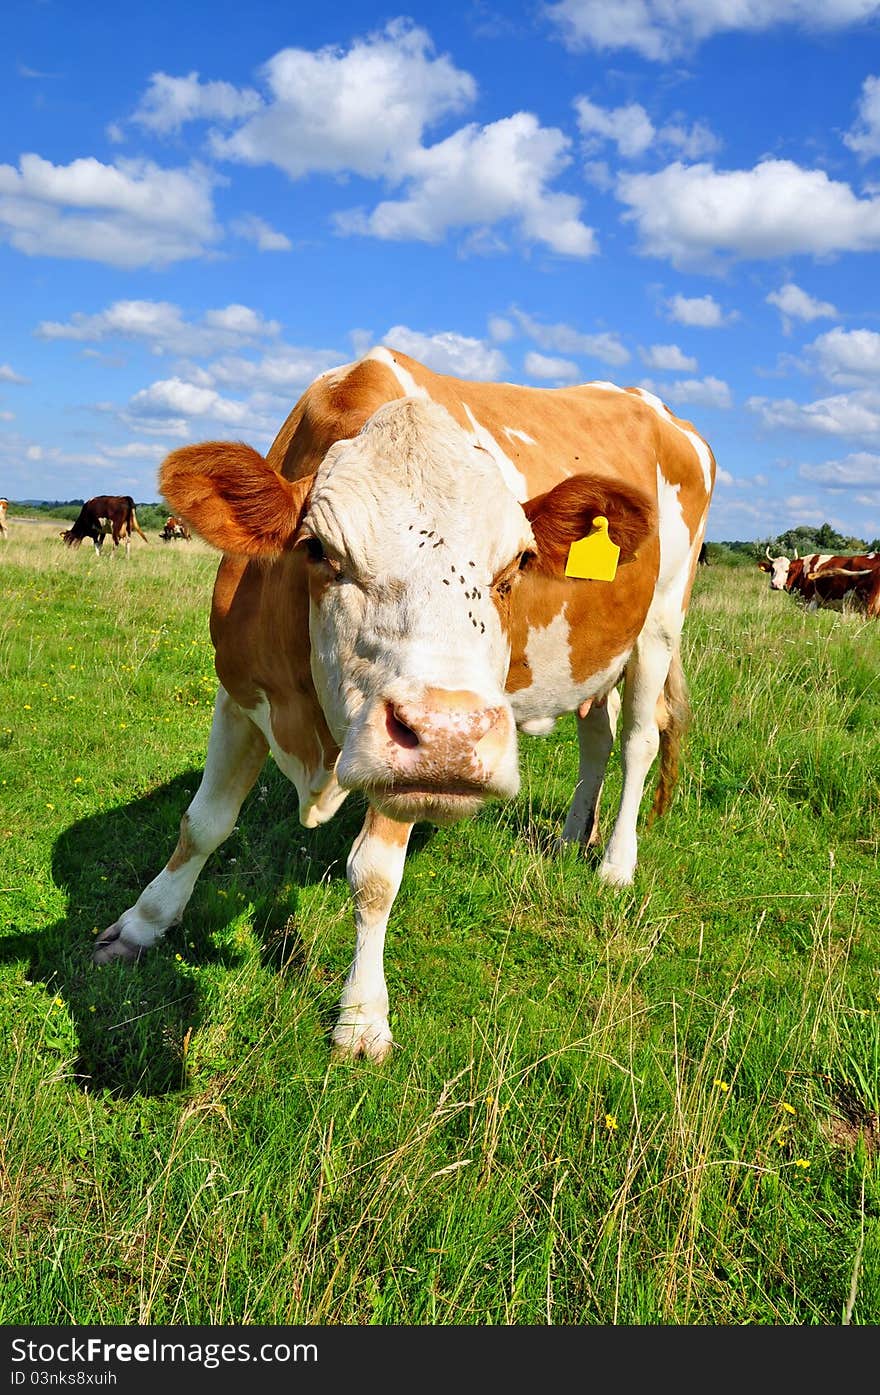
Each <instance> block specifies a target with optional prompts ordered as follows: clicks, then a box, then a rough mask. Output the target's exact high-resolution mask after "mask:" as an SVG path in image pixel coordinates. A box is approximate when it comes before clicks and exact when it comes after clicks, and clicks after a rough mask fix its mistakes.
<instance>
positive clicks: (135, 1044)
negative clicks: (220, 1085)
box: [0, 763, 432, 1096]
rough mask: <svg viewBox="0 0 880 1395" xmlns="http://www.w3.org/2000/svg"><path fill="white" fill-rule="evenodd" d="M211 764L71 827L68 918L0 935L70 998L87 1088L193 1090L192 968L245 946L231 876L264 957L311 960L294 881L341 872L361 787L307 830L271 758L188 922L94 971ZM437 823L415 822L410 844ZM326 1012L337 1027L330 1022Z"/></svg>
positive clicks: (9, 949) (276, 965)
mask: <svg viewBox="0 0 880 1395" xmlns="http://www.w3.org/2000/svg"><path fill="white" fill-rule="evenodd" d="M201 774H202V772H201V770H200V769H194V770H190V771H188V772H186V773H184V774H182V775H179V776H177V777H176V778H175V779H174V780H171V781H169V782H168V783H167V784H165V785H162V786H160V787H159V788H158V789H156V790H153V791H151V793H150V794H148V795H144V796H143V797H142V798H139V799H135V800H132V801H131V803H129V804H125V805H122V806H120V807H117V808H115V809H111V810H108V811H107V812H105V813H101V814H96V815H92V816H90V817H88V818H85V819H81V820H79V821H78V822H77V823H74V824H71V826H70V827H69V828H68V829H66V830H65V831H64V833H63V834H62V835H61V836H60V837H59V838H58V840H57V842H56V844H55V847H54V850H53V857H52V873H53V877H54V880H55V883H56V885H57V886H59V887H61V888H62V889H63V890H64V891H65V893H66V895H67V900H68V910H67V914H66V915H65V916H64V917H63V918H62V919H61V920H59V921H57V922H56V923H55V924H54V925H51V926H45V927H44V928H41V929H37V930H31V931H27V932H23V931H22V932H15V931H14V932H13V933H12V934H9V935H5V936H4V937H3V938H2V940H0V962H9V961H12V960H21V959H28V961H29V963H28V969H27V976H28V978H29V979H30V980H31V981H33V982H42V983H44V984H45V985H46V986H47V988H48V989H49V990H50V991H51V992H52V994H53V995H56V994H57V995H58V996H59V997H60V998H62V999H63V1001H64V1003H65V1005H66V1007H67V1009H68V1010H69V1012H70V1014H71V1016H72V1017H73V1020H74V1023H75V1029H76V1036H77V1043H78V1056H77V1060H76V1064H75V1068H74V1069H75V1075H76V1079H77V1081H78V1082H79V1084H80V1086H81V1088H83V1089H88V1090H93V1091H96V1090H108V1091H110V1092H111V1093H113V1094H116V1095H119V1096H132V1095H161V1094H167V1093H170V1092H173V1091H175V1090H179V1089H182V1088H183V1087H184V1086H185V1084H186V1075H185V1060H186V1049H185V1048H186V1044H187V1042H188V1041H189V1038H190V1035H191V1034H192V1033H193V1032H196V1031H197V1030H198V1028H199V1027H200V1025H201V1024H202V1020H203V1018H202V1004H201V1000H200V993H199V985H198V978H197V975H196V974H195V973H194V969H199V968H202V967H205V966H209V965H219V966H220V967H224V966H227V967H230V968H231V967H233V966H234V965H236V964H239V963H240V962H241V961H242V958H243V953H244V951H240V950H237V949H236V948H235V944H234V941H233V940H232V939H231V937H228V938H227V939H226V940H224V937H223V933H222V932H223V931H224V930H225V929H226V928H227V927H229V926H230V924H231V923H232V921H233V920H234V919H235V918H236V916H237V914H238V911H239V909H240V901H239V900H238V899H237V898H235V897H226V898H224V894H223V888H225V887H227V886H234V887H235V888H236V889H237V891H238V892H239V893H241V894H244V895H245V896H246V897H247V898H248V899H249V900H250V901H251V902H253V906H254V909H253V913H252V917H251V919H252V924H253V930H254V934H255V935H256V936H257V938H258V939H259V941H260V956H261V960H262V962H263V964H264V965H265V966H266V967H268V968H270V969H272V970H275V971H282V970H283V971H285V972H291V971H292V972H294V973H297V972H302V971H303V968H304V963H305V947H304V944H303V941H302V938H301V936H300V935H299V933H298V930H297V911H298V904H299V894H298V889H299V888H301V887H304V886H308V885H310V884H313V883H317V882H324V881H328V880H335V879H337V878H340V879H342V880H344V878H345V862H346V858H347V856H348V852H349V849H350V847H351V845H352V843H353V842H354V839H355V837H356V835H357V833H358V831H359V829H360V827H361V824H362V822H363V817H364V807H365V806H364V804H363V802H362V801H361V800H359V799H358V798H357V797H356V796H352V797H351V798H350V799H349V800H348V801H347V802H346V803H345V804H344V805H343V807H342V808H341V809H340V811H339V812H338V813H337V815H336V816H335V818H334V819H332V820H331V822H330V823H329V824H327V825H325V826H324V827H322V828H319V829H315V830H307V829H304V828H303V827H302V826H301V825H300V823H299V820H298V817H297V801H296V793H295V791H294V789H293V787H292V785H290V783H289V782H288V781H287V780H286V779H285V778H284V776H282V775H281V773H280V772H279V771H278V769H277V767H275V766H274V765H272V764H271V763H267V765H266V766H265V767H264V770H263V772H262V773H261V775H260V779H259V781H258V784H257V786H256V788H255V790H254V791H253V792H252V793H251V794H250V795H249V797H248V799H247V800H246V801H245V803H244V805H243V807H242V810H241V814H240V817H239V822H238V824H237V826H236V829H235V831H234V832H233V833H232V834H231V836H230V837H229V838H228V839H227V840H226V842H225V843H223V844H222V845H221V846H220V847H219V848H218V849H217V850H216V851H215V852H214V853H213V855H212V856H211V858H210V859H209V860H208V863H207V865H206V867H205V868H204V870H203V872H202V874H201V877H200V878H199V881H198V882H197V884H196V888H195V891H194V893H193V896H192V899H191V901H190V903H189V905H188V907H187V909H186V911H185V912H184V917H183V920H182V923H181V926H180V927H173V928H172V929H170V930H169V931H168V933H167V935H166V936H165V937H164V939H163V940H160V941H159V942H158V943H157V944H156V945H155V946H154V947H153V948H152V949H151V950H150V951H149V952H148V953H146V954H145V955H144V956H143V958H142V959H141V960H140V961H139V962H138V963H137V964H135V965H124V964H119V963H111V964H107V965H104V966H102V967H101V968H96V967H95V965H93V963H92V959H91V955H92V946H93V943H94V937H95V934H96V933H97V931H98V930H100V929H103V928H104V927H105V926H106V925H109V924H111V923H112V922H113V921H114V920H116V919H117V917H118V916H119V915H120V914H121V913H122V911H123V910H125V908H126V907H128V906H131V905H133V903H134V901H135V900H136V899H137V897H138V896H139V894H140V892H141V891H142V890H143V888H144V886H146V884H147V883H148V882H149V881H150V880H151V879H152V878H153V877H154V876H155V875H156V874H157V873H158V872H159V871H160V870H161V868H162V867H164V865H165V863H166V862H167V860H168V858H169V856H170V855H171V852H172V851H173V849H174V847H175V844H176V841H177V835H178V828H179V823H180V817H181V815H182V814H183V812H184V810H185V809H186V808H187V806H188V804H189V803H190V800H191V799H192V796H193V794H194V793H195V791H196V789H197V788H198V784H199V781H200V779H201ZM431 832H432V830H430V829H428V828H425V829H424V830H422V829H417V830H415V831H414V835H413V840H412V848H413V851H417V849H418V848H419V847H420V846H421V845H423V844H424V842H425V840H426V839H427V838H428V837H430V836H431ZM218 889H219V894H218ZM352 944H353V929H352ZM184 945H185V949H186V953H185V955H181V954H180V953H179V951H180V949H181V948H183V947H184ZM184 961H185V962H184ZM324 1016H325V1014H322V1020H323V1017H324ZM326 1016H327V1031H328V1036H329V1031H330V1030H331V1029H332V1021H331V1020H330V1016H329V1014H326Z"/></svg>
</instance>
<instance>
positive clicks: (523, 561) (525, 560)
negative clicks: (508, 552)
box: [516, 549, 535, 572]
mask: <svg viewBox="0 0 880 1395" xmlns="http://www.w3.org/2000/svg"><path fill="white" fill-rule="evenodd" d="M534 555H535V554H534V552H529V551H528V549H527V550H526V551H525V552H521V553H520V554H519V561H518V562H517V564H516V565H517V567H518V568H519V570H520V571H521V572H524V571H525V569H526V567H527V566H528V565H529V563H530V562H531V560H532V558H533V557H534Z"/></svg>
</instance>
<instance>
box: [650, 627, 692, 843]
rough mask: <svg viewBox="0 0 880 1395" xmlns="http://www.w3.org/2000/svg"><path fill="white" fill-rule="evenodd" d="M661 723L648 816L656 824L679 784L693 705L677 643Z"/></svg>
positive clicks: (661, 707)
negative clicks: (656, 766) (679, 762)
mask: <svg viewBox="0 0 880 1395" xmlns="http://www.w3.org/2000/svg"><path fill="white" fill-rule="evenodd" d="M657 706H658V709H659V710H658V713H657V724H658V726H659V728H660V769H659V772H658V776H657V787H656V789H655V791H654V802H653V803H652V805H651V809H650V812H649V814H648V824H649V826H650V824H652V823H653V822H654V819H656V818H657V817H658V816H659V815H660V814H665V813H666V810H667V809H668V808H669V805H670V802H671V800H672V795H673V792H674V790H675V786H676V784H677V783H678V760H679V755H680V753H681V742H682V737H683V736H684V734H685V731H686V730H687V727H688V723H689V721H690V715H691V713H690V702H689V700H688V689H687V682H686V681H685V676H684V672H683V670H682V667H681V652H680V650H679V647H678V645H677V644H676V646H675V649H674V650H673V654H672V662H671V663H670V665H669V672H668V673H667V675H666V682H665V683H664V685H663V692H662V693H661V695H660V699H659V701H658V704H657Z"/></svg>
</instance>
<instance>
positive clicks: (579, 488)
mask: <svg viewBox="0 0 880 1395" xmlns="http://www.w3.org/2000/svg"><path fill="white" fill-rule="evenodd" d="M523 510H524V512H525V515H526V517H527V518H528V520H529V522H530V524H531V525H532V532H533V533H534V535H535V541H536V543H537V544H538V548H537V553H536V556H535V561H534V564H533V565H536V566H538V567H539V568H540V569H541V570H542V571H546V572H564V571H565V564H566V562H567V561H568V552H569V548H570V547H571V545H572V543H573V542H577V540H578V538H585V537H587V535H588V534H589V533H590V532H591V531H592V527H593V519H594V518H598V517H600V516H602V515H604V517H605V518H607V519H608V536H609V537H610V538H611V541H612V542H614V543H616V544H617V546H618V547H619V548H620V561H621V562H628V561H629V560H630V559H631V558H632V557H633V555H634V554H635V552H636V551H637V549H638V548H639V547H640V546H641V544H642V543H643V542H644V541H645V539H646V538H647V537H649V536H650V535H651V534H652V533H653V532H655V531H656V529H657V506H656V504H655V503H654V501H653V499H651V498H649V497H648V495H647V494H644V493H642V491H641V490H640V489H636V488H635V487H634V486H632V485H629V484H621V483H615V482H614V481H612V480H608V479H603V478H601V477H600V476H595V475H571V476H569V478H568V479H565V480H562V481H561V482H560V483H559V484H557V485H556V486H555V487H554V488H553V489H551V490H548V492H547V493H546V494H537V495H536V496H535V498H534V499H529V500H528V501H527V502H526V503H525V504H523Z"/></svg>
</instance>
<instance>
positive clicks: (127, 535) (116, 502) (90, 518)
mask: <svg viewBox="0 0 880 1395" xmlns="http://www.w3.org/2000/svg"><path fill="white" fill-rule="evenodd" d="M105 522H107V523H108V524H109V525H110V532H111V534H112V537H113V549H114V552H115V550H116V548H118V546H119V544H120V542H122V543H124V545H125V555H126V557H127V556H128V555H129V552H130V550H131V535H132V532H135V533H139V534H140V536H141V537H142V538H143V540H144V542H147V541H148V538H147V535H146V533H144V532H143V531H142V529H141V526H140V524H139V523H138V521H137V515H136V513H135V511H134V499H132V497H131V495H130V494H97V495H95V497H94V499H87V500H86V502H85V503H84V504H83V506H82V508H81V509H80V511H79V516H78V517H77V519H76V522H75V523H74V524H73V525H72V527H70V528H68V529H67V530H66V532H63V533H62V534H61V535H60V536H61V540H62V542H65V543H66V544H67V546H68V547H79V545H80V543H81V542H82V541H83V539H84V538H91V540H92V542H93V543H94V545H95V552H96V553H97V554H98V556H99V557H100V555H101V548H102V547H103V546H104V538H105V536H106V531H105V529H104V526H103V525H104V523H105Z"/></svg>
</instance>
